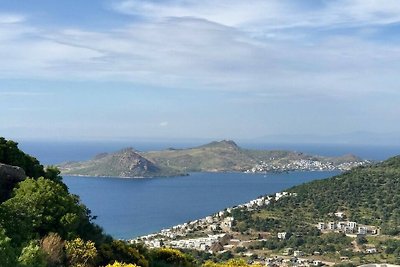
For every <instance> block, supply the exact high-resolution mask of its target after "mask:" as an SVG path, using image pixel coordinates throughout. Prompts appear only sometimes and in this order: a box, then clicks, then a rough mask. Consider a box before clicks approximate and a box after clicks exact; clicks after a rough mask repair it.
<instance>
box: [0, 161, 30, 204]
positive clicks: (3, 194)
mask: <svg viewBox="0 0 400 267" xmlns="http://www.w3.org/2000/svg"><path fill="white" fill-rule="evenodd" d="M25 178H26V175H25V171H24V170H23V169H22V168H20V167H16V166H11V165H7V164H2V163H0V202H3V201H4V200H6V199H8V198H9V197H10V196H11V193H12V190H13V188H14V187H15V185H16V184H17V183H19V182H21V181H23V180H24V179H25Z"/></svg>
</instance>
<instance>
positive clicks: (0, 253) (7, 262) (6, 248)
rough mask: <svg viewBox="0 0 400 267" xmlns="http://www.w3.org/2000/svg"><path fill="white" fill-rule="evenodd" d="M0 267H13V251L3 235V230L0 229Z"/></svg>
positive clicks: (7, 239)
mask: <svg viewBox="0 0 400 267" xmlns="http://www.w3.org/2000/svg"><path fill="white" fill-rule="evenodd" d="M0 266H2V267H14V266H15V251H14V249H13V247H12V245H11V239H10V238H9V237H7V236H6V235H5V231H4V229H2V228H1V227H0Z"/></svg>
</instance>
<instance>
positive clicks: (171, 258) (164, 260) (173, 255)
mask: <svg viewBox="0 0 400 267" xmlns="http://www.w3.org/2000/svg"><path fill="white" fill-rule="evenodd" d="M150 254H151V255H150V256H151V260H152V261H151V266H152V267H158V266H163V267H164V266H173V267H192V266H195V262H194V259H192V258H190V257H189V256H188V255H185V254H184V253H182V252H181V251H179V250H177V249H172V248H159V249H154V250H152V251H151V253H150Z"/></svg>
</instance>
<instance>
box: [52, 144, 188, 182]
mask: <svg viewBox="0 0 400 267" xmlns="http://www.w3.org/2000/svg"><path fill="white" fill-rule="evenodd" d="M59 167H60V170H61V172H62V174H64V175H86V176H109V177H132V178H144V177H163V176H178V175H184V174H185V173H183V172H181V171H177V170H174V169H171V168H168V167H167V166H157V165H156V164H155V163H153V162H152V161H150V160H148V159H146V158H145V157H143V156H141V155H140V154H139V153H137V152H136V151H135V150H134V149H133V148H126V149H123V150H120V151H118V152H115V153H103V154H99V155H97V156H96V157H94V158H93V159H91V160H88V161H83V162H69V163H64V164H61V165H59Z"/></svg>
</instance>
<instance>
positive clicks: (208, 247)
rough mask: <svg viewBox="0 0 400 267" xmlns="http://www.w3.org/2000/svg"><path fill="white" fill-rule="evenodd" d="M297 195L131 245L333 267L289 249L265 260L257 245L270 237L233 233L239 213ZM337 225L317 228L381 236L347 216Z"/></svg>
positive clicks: (264, 200) (266, 199) (261, 201)
mask: <svg viewBox="0 0 400 267" xmlns="http://www.w3.org/2000/svg"><path fill="white" fill-rule="evenodd" d="M296 196H297V195H296V193H289V192H278V193H275V194H274V195H272V196H263V197H259V198H257V199H254V200H251V201H249V202H248V203H244V204H241V205H238V206H235V207H231V208H227V209H226V210H224V211H220V212H218V213H216V214H213V215H211V216H207V217H205V218H202V219H199V220H194V221H190V222H187V223H183V224H179V225H176V226H174V227H171V228H167V229H163V230H161V231H160V232H159V233H154V234H150V235H146V236H141V237H138V238H135V239H132V240H128V241H129V242H130V243H143V244H145V245H146V246H148V247H150V248H160V247H171V248H177V249H185V250H197V251H202V252H206V253H210V254H223V253H232V255H237V256H242V257H247V258H248V259H249V262H251V263H259V264H262V265H266V266H323V265H327V266H331V265H334V264H335V263H334V262H329V261H324V260H322V259H321V257H320V252H314V253H313V254H312V255H308V254H306V253H304V252H303V251H301V250H294V249H292V248H290V247H288V248H285V249H284V250H283V252H282V253H280V254H276V255H269V256H265V255H264V254H263V253H262V252H263V251H260V250H257V249H253V247H254V244H255V243H257V242H260V241H265V240H267V238H269V235H268V234H266V233H254V234H251V235H244V234H241V233H239V232H236V231H234V230H233V229H232V226H233V224H234V218H233V216H232V212H233V211H234V210H236V209H245V210H247V211H251V210H254V209H257V208H259V207H263V206H265V205H269V204H270V203H271V201H279V200H281V199H283V198H286V197H296ZM333 215H334V217H335V218H336V219H337V220H336V221H329V222H319V223H317V224H316V225H315V228H316V229H318V230H319V231H321V233H322V234H327V233H330V232H336V233H344V234H346V235H348V236H353V237H356V236H366V235H375V236H376V235H379V234H380V229H379V228H378V227H376V226H372V225H363V224H359V223H357V222H354V221H348V220H345V218H346V214H345V213H344V212H340V211H339V212H336V213H335V214H333ZM276 237H277V238H278V239H279V240H284V239H287V238H288V237H289V235H288V233H287V232H278V233H277V234H276ZM365 253H369V254H373V253H376V248H374V247H368V248H366V249H365ZM341 261H343V262H346V261H348V258H347V257H341Z"/></svg>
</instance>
